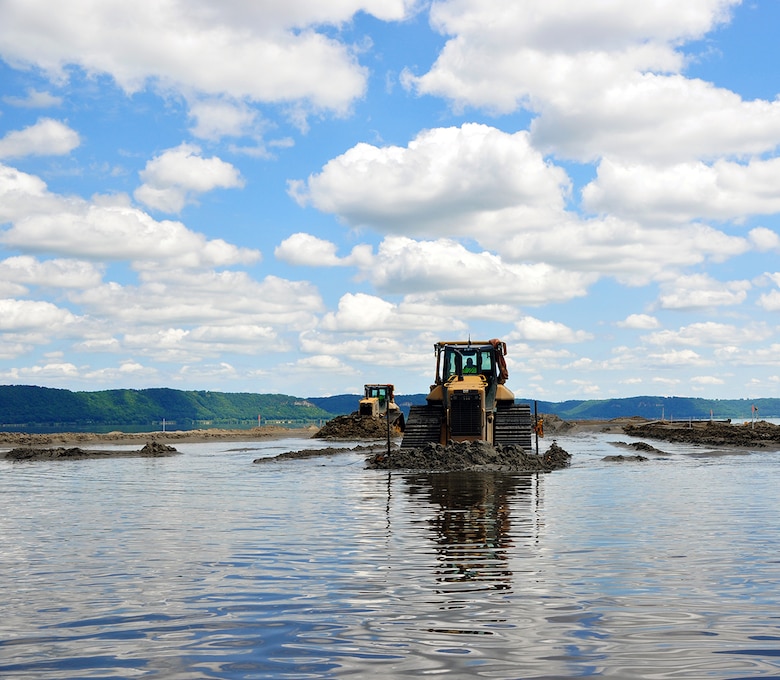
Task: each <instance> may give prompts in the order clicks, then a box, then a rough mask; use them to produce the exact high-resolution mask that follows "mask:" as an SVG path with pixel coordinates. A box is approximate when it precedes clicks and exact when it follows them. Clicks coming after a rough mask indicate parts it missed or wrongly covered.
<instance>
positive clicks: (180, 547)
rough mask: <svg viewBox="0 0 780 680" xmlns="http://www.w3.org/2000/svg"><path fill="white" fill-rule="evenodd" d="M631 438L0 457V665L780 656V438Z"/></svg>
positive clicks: (657, 671)
mask: <svg viewBox="0 0 780 680" xmlns="http://www.w3.org/2000/svg"><path fill="white" fill-rule="evenodd" d="M618 439H623V440H626V441H630V440H628V439H627V438H626V437H625V436H623V437H620V436H616V435H613V434H610V433H607V434H597V435H582V436H579V437H571V438H566V437H558V439H557V441H558V443H559V444H560V445H561V446H563V447H564V448H565V449H566V450H567V451H569V452H570V453H572V454H573V456H574V458H573V465H572V467H571V468H570V469H568V470H562V471H557V472H554V473H551V474H548V475H541V476H536V475H517V474H512V475H509V474H493V473H484V474H475V473H470V474H403V473H392V474H388V473H387V472H377V471H370V470H365V469H364V461H363V456H362V455H360V454H358V453H355V452H345V453H342V454H339V455H336V456H330V457H316V458H309V459H305V460H291V461H286V462H275V461H274V462H268V463H262V464H253V462H252V461H253V460H254V459H255V458H258V457H268V456H273V455H275V454H277V453H279V452H281V451H285V450H291V449H300V448H308V447H309V446H310V445H312V442H310V441H303V440H299V439H289V440H283V441H277V442H262V443H248V444H247V443H244V442H242V443H234V442H227V443H226V442H209V443H204V444H178V445H177V447H178V448H179V450H180V451H182V455H180V456H175V457H171V458H160V459H133V458H130V459H123V458H118V459H113V460H86V461H50V462H49V461H40V462H24V463H10V462H7V461H1V462H0V577H2V588H3V596H2V601H1V602H2V603H1V604H0V677H1V678H13V679H20V678H31V679H33V678H34V679H36V680H39V679H48V678H52V679H55V678H56V679H65V678H67V679H74V678H155V677H156V678H176V679H185V678H187V679H189V678H225V679H233V678H235V679H238V678H342V677H350V676H351V677H357V678H363V677H374V678H398V677H424V676H442V675H445V676H449V677H452V678H517V679H520V678H522V679H527V680H530V679H541V678H577V677H585V678H590V677H601V676H604V677H613V678H724V679H725V678H728V679H732V680H736V679H737V678H758V677H763V678H780V503H779V502H778V501H780V453H777V452H748V453H738V452H726V454H725V455H723V454H721V453H718V454H715V453H713V452H710V451H708V450H706V449H697V448H692V447H688V448H685V447H680V446H673V445H667V444H656V446H658V448H661V449H663V450H664V451H665V452H666V454H667V455H657V454H656V455H651V456H650V458H651V460H649V461H648V462H646V463H622V464H621V463H608V462H605V461H603V460H602V458H603V457H604V456H606V455H614V454H616V453H627V454H631V453H633V452H631V451H625V450H623V449H619V448H616V447H615V446H614V445H613V444H611V443H610V442H612V441H615V440H618ZM550 443H551V440H550V439H549V438H548V439H546V440H543V444H542V447H543V448H546V446H548V445H549V444H550ZM315 445H319V444H315Z"/></svg>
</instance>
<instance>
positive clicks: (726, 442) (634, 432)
mask: <svg viewBox="0 0 780 680" xmlns="http://www.w3.org/2000/svg"><path fill="white" fill-rule="evenodd" d="M623 431H624V432H625V433H626V434H628V435H631V436H633V437H643V438H644V437H647V438H649V439H662V440H664V441H668V442H679V443H683V444H704V445H707V446H740V447H750V448H773V449H778V448H780V426H778V425H772V424H771V423H767V422H766V421H764V420H761V421H758V422H757V423H745V424H742V425H732V424H731V423H723V422H714V421H709V420H707V421H701V422H689V423H685V422H682V423H680V422H674V423H670V422H664V421H655V422H649V423H644V424H642V425H626V426H625V427H624V428H623Z"/></svg>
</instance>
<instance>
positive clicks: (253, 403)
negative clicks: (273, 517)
mask: <svg viewBox="0 0 780 680" xmlns="http://www.w3.org/2000/svg"><path fill="white" fill-rule="evenodd" d="M258 415H259V416H261V417H262V421H263V422H264V423H265V422H279V421H287V422H292V423H298V424H304V423H309V422H313V421H317V420H327V419H329V418H332V417H333V414H332V413H328V412H327V411H324V410H323V409H321V408H319V407H318V406H316V405H315V404H313V403H311V402H310V401H307V400H305V399H301V398H299V397H292V396H289V395H285V394H249V393H228V392H192V391H184V390H172V389H167V388H157V389H146V390H105V391H100V392H70V391H69V390H60V389H51V388H46V387H34V386H29V385H0V428H2V427H3V426H4V425H5V426H6V427H8V426H19V425H57V424H61V425H74V426H82V427H83V426H86V425H89V424H94V425H149V426H151V425H156V424H160V423H161V422H162V421H163V420H165V421H166V422H167V423H169V424H171V425H174V424H175V425H176V426H179V427H182V428H190V427H198V426H200V425H204V424H212V425H219V426H221V425H226V426H227V425H236V424H245V425H246V424H252V423H254V424H256V423H257V419H258Z"/></svg>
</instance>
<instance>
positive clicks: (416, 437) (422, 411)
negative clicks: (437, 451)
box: [401, 406, 441, 449]
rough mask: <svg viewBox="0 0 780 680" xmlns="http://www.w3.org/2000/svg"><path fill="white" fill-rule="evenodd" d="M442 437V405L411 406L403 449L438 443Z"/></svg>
mask: <svg viewBox="0 0 780 680" xmlns="http://www.w3.org/2000/svg"><path fill="white" fill-rule="evenodd" d="M440 437H441V407H436V406H412V407H410V408H409V418H408V419H407V420H406V428H405V430H404V437H403V439H402V440H401V448H402V449H419V448H422V447H423V446H425V445H426V444H430V443H431V442H434V443H438V442H439V438H440Z"/></svg>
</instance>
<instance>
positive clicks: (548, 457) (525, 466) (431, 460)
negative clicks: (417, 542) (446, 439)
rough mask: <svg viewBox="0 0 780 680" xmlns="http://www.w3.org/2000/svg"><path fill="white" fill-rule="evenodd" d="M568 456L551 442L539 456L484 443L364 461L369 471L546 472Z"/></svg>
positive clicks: (403, 451)
mask: <svg viewBox="0 0 780 680" xmlns="http://www.w3.org/2000/svg"><path fill="white" fill-rule="evenodd" d="M570 462H571V454H569V453H567V452H566V451H564V450H563V449H562V448H561V447H560V446H558V445H557V444H556V443H555V442H553V443H552V445H551V446H550V448H549V449H547V452H546V453H544V454H543V455H540V456H537V455H536V454H532V453H528V452H527V451H525V450H524V449H523V448H522V447H520V446H501V445H498V446H493V445H491V444H488V443H487V442H458V443H453V444H449V445H447V446H443V445H442V444H427V445H426V446H424V447H422V448H419V449H401V450H394V451H392V452H391V453H390V455H389V456H388V455H387V452H382V453H376V454H374V455H373V456H371V457H369V458H368V459H366V463H367V467H368V468H370V469H373V470H442V471H443V470H505V471H512V472H516V471H530V472H550V471H552V470H559V469H561V468H565V467H568V466H569V463H570Z"/></svg>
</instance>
